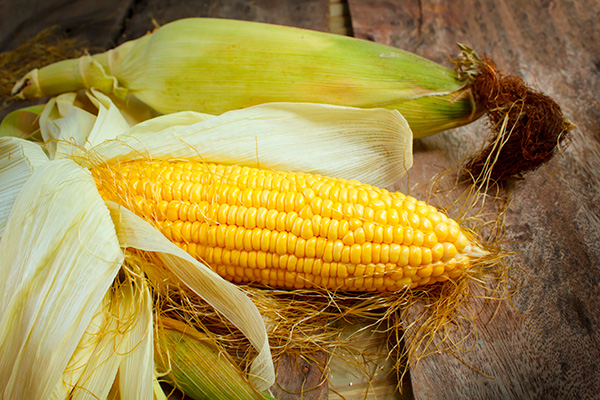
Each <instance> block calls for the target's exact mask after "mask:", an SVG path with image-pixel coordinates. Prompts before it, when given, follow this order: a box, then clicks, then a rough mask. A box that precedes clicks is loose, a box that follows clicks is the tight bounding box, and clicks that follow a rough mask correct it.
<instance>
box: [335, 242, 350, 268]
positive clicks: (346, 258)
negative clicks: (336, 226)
mask: <svg viewBox="0 0 600 400" xmlns="http://www.w3.org/2000/svg"><path fill="white" fill-rule="evenodd" d="M342 245H343V242H342ZM334 251H335V249H334ZM339 261H340V262H343V263H346V264H347V263H349V262H350V246H343V248H342V253H341V255H340V259H339Z"/></svg>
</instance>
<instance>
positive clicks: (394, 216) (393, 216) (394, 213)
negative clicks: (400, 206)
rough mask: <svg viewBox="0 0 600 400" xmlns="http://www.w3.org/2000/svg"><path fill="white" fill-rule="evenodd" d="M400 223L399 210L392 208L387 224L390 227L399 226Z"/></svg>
mask: <svg viewBox="0 0 600 400" xmlns="http://www.w3.org/2000/svg"><path fill="white" fill-rule="evenodd" d="M398 223H400V215H399V214H398V210H396V209H395V208H390V209H388V210H387V224H388V225H398Z"/></svg>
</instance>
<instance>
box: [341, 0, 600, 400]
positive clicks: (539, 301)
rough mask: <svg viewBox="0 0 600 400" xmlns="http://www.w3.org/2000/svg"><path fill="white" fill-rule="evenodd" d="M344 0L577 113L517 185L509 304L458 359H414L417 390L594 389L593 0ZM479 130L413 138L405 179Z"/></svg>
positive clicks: (438, 53) (375, 27) (415, 45)
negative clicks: (567, 137) (476, 56)
mask: <svg viewBox="0 0 600 400" xmlns="http://www.w3.org/2000/svg"><path fill="white" fill-rule="evenodd" d="M349 3H350V12H351V16H352V22H353V29H354V32H355V35H356V36H359V37H362V38H367V39H370V40H376V41H379V42H382V43H386V44H391V45H394V46H397V47H400V48H404V49H407V50H410V51H413V52H416V53H417V54H420V55H423V56H425V57H428V58H431V59H433V60H435V61H437V62H441V63H444V64H446V65H450V64H449V63H448V61H447V58H448V57H454V56H455V55H456V53H457V51H456V45H455V43H456V42H461V43H465V44H467V45H470V46H472V47H473V48H475V49H476V50H478V51H479V52H481V53H486V54H487V55H488V56H490V57H492V58H493V59H494V60H495V61H496V63H497V64H498V65H499V66H500V67H501V68H503V69H504V70H505V71H507V72H510V73H513V74H516V75H520V76H521V77H523V78H524V79H525V80H526V81H527V82H528V83H529V84H530V85H532V86H533V87H534V88H536V89H538V90H541V91H543V92H545V93H546V94H548V95H550V96H551V97H553V98H554V99H555V100H556V101H557V102H558V103H559V104H560V105H561V106H562V108H563V111H564V113H565V115H566V116H567V118H569V119H570V120H571V121H573V122H574V123H575V124H576V125H577V128H576V129H575V130H574V132H573V138H572V143H571V145H570V146H569V147H568V148H566V149H565V150H563V151H562V154H561V155H560V156H559V157H556V158H555V159H553V160H552V161H551V162H550V163H548V164H547V165H545V166H543V167H542V168H540V169H539V170H538V171H536V172H534V173H532V174H529V175H528V176H527V177H526V179H525V180H524V181H522V182H519V183H517V184H516V185H515V187H514V191H513V193H512V203H511V204H510V208H509V211H508V214H507V221H506V223H507V239H508V240H510V241H512V242H511V243H508V244H507V245H506V246H505V248H506V249H507V250H509V251H515V252H517V254H515V255H514V256H511V257H510V259H509V264H510V266H511V267H514V268H522V269H524V270H525V271H527V276H524V275H523V276H522V277H523V278H525V277H526V279H527V280H526V282H525V285H524V287H523V288H522V289H521V290H520V291H519V292H518V293H517V294H516V295H515V296H514V298H513V304H514V308H512V307H511V306H510V305H509V304H508V303H505V304H504V305H503V306H502V307H501V308H500V310H499V311H498V314H497V315H496V316H495V318H494V319H492V320H491V321H489V318H482V319H480V320H479V322H478V330H479V334H480V336H479V338H478V340H477V341H475V342H473V343H472V344H473V345H474V348H473V349H472V351H470V352H468V353H464V354H461V358H462V361H459V360H458V359H457V358H455V357H453V356H451V355H447V354H437V355H435V356H431V357H429V358H426V359H424V360H423V361H422V362H421V363H420V364H418V365H417V366H414V367H413V368H412V369H411V379H412V383H413V391H414V394H415V398H416V399H457V398H461V399H496V398H502V399H550V398H552V399H553V398H565V399H594V398H600V371H599V368H598V364H597V360H598V359H600V330H599V328H600V286H599V280H600V245H599V243H600V208H599V204H600V202H599V200H600V185H599V179H600V145H599V138H600V107H599V104H598V100H597V96H596V94H597V93H598V91H599V90H600V72H599V69H600V40H599V39H600V30H598V29H597V28H596V22H597V20H598V17H599V16H600V4H599V3H598V2H596V1H590V0H584V1H570V0H562V1H558V0H557V1H528V2H523V1H516V0H504V1H484V0H478V1H466V0H458V1H453V2H445V1H441V0H439V1H425V0H423V1H416V0H415V1H402V2H400V1H383V0H373V1H369V2H362V1H355V0H350V2H349ZM486 134H487V131H486V129H485V124H484V123H483V122H478V123H475V124H473V125H470V126H468V127H464V128H460V129H456V130H454V131H451V132H446V133H442V134H440V135H436V136H435V137H432V138H427V139H424V140H420V141H417V142H416V143H415V166H414V167H413V170H412V171H411V173H410V175H411V180H413V182H414V181H418V182H423V180H424V179H427V177H430V178H431V177H432V176H433V175H435V174H436V173H438V172H440V171H442V170H443V169H444V168H446V167H447V166H449V165H450V164H451V163H453V162H455V161H458V160H460V159H461V158H462V157H464V155H465V154H467V153H468V152H471V151H473V150H476V149H477V148H478V145H479V143H481V141H482V140H483V139H484V138H485V137H486ZM457 146H460V147H457ZM457 148H460V149H461V150H459V151H456V149H457ZM454 153H456V154H454ZM519 314H522V316H523V318H521V317H520V316H519ZM469 365H471V366H472V367H470V366H469ZM476 369H478V370H480V371H481V373H480V372H478V371H476ZM484 374H485V375H488V376H489V377H486V376H485V375H484Z"/></svg>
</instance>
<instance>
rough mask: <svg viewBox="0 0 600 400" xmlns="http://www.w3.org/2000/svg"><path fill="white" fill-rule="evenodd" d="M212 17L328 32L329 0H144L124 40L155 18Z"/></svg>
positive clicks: (148, 27)
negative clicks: (249, 0)
mask: <svg viewBox="0 0 600 400" xmlns="http://www.w3.org/2000/svg"><path fill="white" fill-rule="evenodd" d="M189 17H211V18H232V19H242V20H248V21H257V22H267V23H276V24H280V25H288V26H295V27H299V28H306V29H314V30H318V31H325V32H327V31H329V2H328V1H326V0H306V1H301V2H296V1H274V0H257V1H252V2H248V1H244V0H230V1H207V0H202V1H190V2H186V1H179V0H168V1H162V0H143V1H138V2H136V3H135V5H134V7H133V9H132V12H131V17H130V18H129V19H128V20H127V21H126V24H125V31H124V37H123V39H124V40H129V39H135V38H137V37H139V36H142V35H143V34H144V33H146V32H148V31H150V30H152V29H153V28H154V25H153V21H152V20H153V19H154V20H155V21H156V23H158V24H159V25H164V24H166V23H167V22H171V21H174V20H177V19H180V18H189Z"/></svg>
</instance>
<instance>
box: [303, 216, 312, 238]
mask: <svg viewBox="0 0 600 400" xmlns="http://www.w3.org/2000/svg"><path fill="white" fill-rule="evenodd" d="M313 236H314V233H313V226H312V221H311V220H310V219H305V220H304V221H302V225H301V227H300V237H302V238H303V239H305V240H308V239H310V238H311V237H313Z"/></svg>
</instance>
